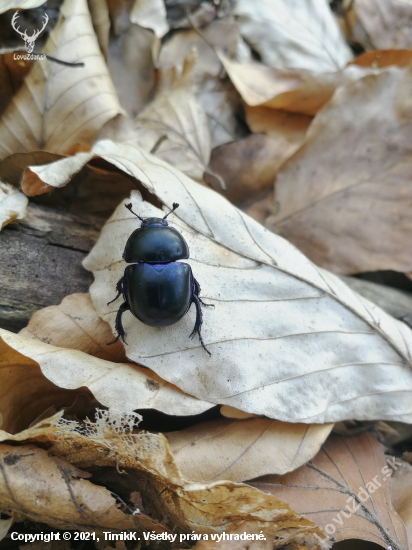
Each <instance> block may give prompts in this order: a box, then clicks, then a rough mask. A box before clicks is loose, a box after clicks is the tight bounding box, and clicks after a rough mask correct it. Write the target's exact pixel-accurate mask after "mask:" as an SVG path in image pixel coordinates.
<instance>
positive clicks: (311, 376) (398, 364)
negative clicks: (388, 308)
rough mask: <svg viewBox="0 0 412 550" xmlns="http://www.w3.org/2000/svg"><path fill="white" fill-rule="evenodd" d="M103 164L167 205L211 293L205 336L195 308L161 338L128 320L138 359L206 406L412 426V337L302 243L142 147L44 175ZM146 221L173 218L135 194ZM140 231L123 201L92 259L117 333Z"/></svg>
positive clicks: (105, 146)
mask: <svg viewBox="0 0 412 550" xmlns="http://www.w3.org/2000/svg"><path fill="white" fill-rule="evenodd" d="M93 155H98V156H100V157H102V158H104V159H105V160H107V161H108V162H111V163H113V164H114V165H115V166H117V167H118V168H121V169H123V170H125V171H126V172H127V173H129V174H130V175H132V176H134V177H135V178H136V179H138V180H139V181H140V182H141V183H142V184H143V185H144V186H145V187H146V188H147V189H148V190H149V191H150V192H151V193H152V194H154V195H156V197H157V199H158V200H160V201H161V202H162V203H163V204H165V205H166V206H167V208H170V207H171V204H172V202H176V201H178V202H179V204H180V207H179V209H178V210H177V211H176V215H174V216H173V217H172V218H171V219H170V223H173V224H174V225H175V226H176V227H177V228H178V229H179V231H181V232H182V234H183V236H184V237H185V239H186V241H187V242H188V245H189V248H190V254H191V255H190V259H189V260H188V263H189V264H190V265H191V267H192V268H193V272H194V274H195V276H196V278H197V279H198V280H199V282H200V284H201V286H202V288H203V292H202V296H203V297H204V298H205V300H207V301H208V302H210V303H212V304H214V305H215V306H216V307H215V309H209V308H208V309H206V308H205V310H204V312H203V320H204V323H203V328H202V334H203V339H204V341H205V342H206V344H207V346H208V347H209V349H210V351H211V353H212V356H211V357H209V356H208V355H207V354H206V353H205V351H204V350H203V348H202V347H201V345H200V342H199V341H196V340H189V339H188V337H187V336H188V335H189V334H190V332H191V330H192V329H193V326H194V322H195V312H194V311H193V309H192V310H191V311H189V312H188V314H187V315H186V316H185V317H183V319H182V320H181V321H180V322H179V323H177V324H175V325H173V326H171V327H167V328H163V329H161V330H159V329H155V328H153V327H149V326H146V325H143V324H142V323H141V322H140V321H138V320H137V319H136V318H134V317H133V316H132V315H131V314H130V313H129V312H127V313H126V314H125V315H124V317H123V324H124V327H125V331H126V334H127V341H128V343H129V345H128V347H127V356H128V357H129V359H131V360H133V361H135V362H137V363H138V364H140V365H144V366H146V367H149V368H150V369H152V370H154V371H155V372H156V373H157V374H158V375H159V376H160V377H162V378H163V379H165V380H168V381H169V382H170V383H172V384H174V385H176V386H178V387H179V388H181V389H182V390H183V391H185V392H187V393H189V394H190V395H194V396H196V397H198V398H199V399H204V400H205V401H207V402H209V403H210V402H212V403H217V404H226V405H231V406H233V407H235V408H238V409H241V410H244V411H247V412H251V413H254V414H264V415H266V416H268V417H271V418H276V419H279V420H284V421H288V422H305V423H312V422H333V421H338V420H343V419H348V418H356V419H377V418H378V419H391V420H401V421H403V422H412V414H411V405H410V401H411V400H410V395H411V391H412V371H411V368H410V364H411V358H410V357H411V355H410V354H411V349H412V332H411V330H410V329H409V328H408V327H407V326H406V325H405V324H404V323H402V322H399V321H396V320H395V319H393V318H391V317H390V316H389V315H387V314H386V313H384V312H383V311H382V310H380V309H379V308H378V307H376V306H375V305H373V304H372V303H370V302H368V301H367V300H365V299H364V298H362V297H361V296H359V295H357V294H356V293H354V292H352V291H351V290H350V289H349V288H348V287H347V286H346V285H345V284H344V283H343V282H342V281H341V280H339V278H338V277H336V276H334V275H333V274H331V273H329V272H327V271H325V270H322V269H320V268H317V267H316V266H315V265H314V264H312V263H311V262H310V261H309V260H308V259H307V258H306V257H305V256H304V255H303V254H301V253H300V252H299V251H298V250H297V249H296V248H295V247H294V246H293V245H291V244H290V243H288V242H287V241H285V240H284V239H282V238H281V237H279V236H277V235H274V234H272V233H270V232H269V231H267V230H266V229H264V228H263V227H262V226H261V225H259V224H258V223H256V222H255V221H253V220H251V219H250V218H249V217H248V216H246V215H245V214H243V213H242V212H240V211H239V210H237V209H236V208H235V207H234V206H233V205H232V204H230V203H229V202H228V201H227V200H225V199H224V198H223V197H221V196H220V195H219V194H217V193H215V192H213V191H212V190H210V189H208V188H206V187H204V186H202V185H199V184H197V183H196V182H193V181H192V180H190V179H189V178H188V177H186V176H185V175H184V174H182V173H180V172H179V171H178V170H176V169H175V168H174V167H172V166H169V165H167V164H166V163H163V162H162V161H161V160H160V159H158V158H156V157H154V156H151V155H149V154H147V153H146V152H145V151H142V150H139V149H138V148H137V147H132V146H127V145H121V144H115V143H113V142H110V141H101V142H99V143H97V144H96V145H95V146H94V148H93V149H92V151H91V152H90V153H79V154H78V155H76V156H74V157H70V158H66V159H62V160H60V161H57V162H55V163H52V164H49V165H45V166H37V167H33V170H35V172H36V173H37V175H38V176H39V177H40V178H41V179H42V180H43V181H44V182H45V183H48V184H49V185H53V186H56V187H59V186H63V185H65V183H66V182H67V181H68V180H69V179H70V177H71V176H72V175H73V174H74V173H77V172H78V171H80V170H81V169H82V167H83V166H84V164H85V163H86V162H87V161H88V159H89V158H90V157H91V156H93ZM131 202H132V205H133V209H134V210H135V211H136V212H138V213H139V214H140V215H141V216H143V217H147V216H149V217H150V216H155V217H159V216H161V215H162V211H160V210H159V209H158V208H155V207H154V206H152V205H151V204H149V203H147V202H143V201H142V200H141V198H140V197H139V196H138V194H137V193H132V196H131ZM136 227H138V224H137V223H136V218H135V217H134V216H132V214H130V213H129V212H128V211H127V210H126V209H125V207H124V203H121V204H120V205H119V207H118V208H117V210H116V211H115V213H114V214H113V216H112V217H111V219H110V220H109V221H108V223H107V224H106V226H105V227H104V228H103V230H102V233H101V236H100V239H99V241H98V242H97V244H96V246H95V247H94V249H93V250H92V252H91V253H90V254H89V256H88V257H87V258H86V260H85V266H86V268H87V269H89V270H92V271H93V272H94V275H95V282H94V284H93V285H92V287H91V295H92V300H93V303H94V305H95V307H96V310H97V312H98V313H99V315H100V316H101V317H102V318H103V319H105V320H107V321H108V322H109V323H110V325H111V326H112V327H113V326H114V322H115V317H116V313H117V309H118V306H119V305H120V301H118V302H116V303H114V304H110V306H108V305H107V301H108V300H109V299H110V297H112V296H114V292H115V286H116V283H117V281H118V280H119V279H120V278H121V277H122V275H123V272H124V269H125V263H124V262H122V261H121V260H120V259H121V257H122V252H123V249H124V245H125V242H126V240H127V238H128V237H129V235H130V234H131V233H132V231H134V230H135V229H136Z"/></svg>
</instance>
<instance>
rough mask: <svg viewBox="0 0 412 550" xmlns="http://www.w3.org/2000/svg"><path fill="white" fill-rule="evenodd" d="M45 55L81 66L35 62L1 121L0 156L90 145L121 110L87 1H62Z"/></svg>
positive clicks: (58, 151) (62, 149) (58, 150)
mask: <svg viewBox="0 0 412 550" xmlns="http://www.w3.org/2000/svg"><path fill="white" fill-rule="evenodd" d="M44 53H47V54H49V55H52V56H54V57H57V58H59V59H63V60H65V61H70V62H84V64H85V67H77V68H73V67H63V66H61V65H56V64H55V63H51V62H50V61H47V60H43V61H40V62H38V63H36V64H35V65H34V67H33V70H32V71H31V72H30V73H29V75H28V76H27V77H26V78H25V81H24V84H23V86H22V87H21V89H20V90H19V91H18V92H17V94H16V95H15V96H14V99H13V102H12V103H11V104H10V105H9V107H8V108H7V109H6V111H5V112H4V114H3V116H2V118H1V120H0V158H4V157H6V156H8V155H10V154H12V153H18V152H29V151H35V150H39V149H46V150H47V151H49V152H54V153H64V151H66V150H67V149H68V148H69V146H70V145H73V144H74V143H81V144H86V145H87V144H90V142H91V141H92V139H93V138H94V136H95V135H96V133H97V132H98V130H99V129H100V128H101V127H102V126H103V124H104V123H105V122H107V121H108V120H109V119H111V118H112V117H114V116H115V115H117V114H118V113H120V112H122V110H121V108H120V105H119V102H118V99H117V95H116V91H115V89H114V87H113V84H112V82H111V79H110V76H109V74H108V71H107V67H106V64H105V62H104V59H103V56H102V53H101V51H100V48H99V44H98V42H97V39H96V37H95V34H94V31H93V27H92V23H91V18H90V13H89V10H88V8H87V3H86V0H65V2H64V4H63V5H62V7H61V13H60V18H59V21H58V23H57V25H56V27H55V28H54V30H53V31H52V33H51V35H50V38H49V39H48V41H47V43H46V46H45V48H44Z"/></svg>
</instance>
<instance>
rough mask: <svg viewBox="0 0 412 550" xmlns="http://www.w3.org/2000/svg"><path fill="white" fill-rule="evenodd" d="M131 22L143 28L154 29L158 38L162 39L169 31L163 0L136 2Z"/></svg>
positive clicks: (138, 0)
mask: <svg viewBox="0 0 412 550" xmlns="http://www.w3.org/2000/svg"><path fill="white" fill-rule="evenodd" d="M130 20H131V22H132V23H137V24H138V25H140V26H141V27H144V28H147V29H152V31H153V32H154V33H155V35H156V36H157V37H158V38H162V36H164V35H165V34H166V33H167V31H168V30H169V25H168V22H167V19H166V6H165V3H164V1H163V0H135V1H134V4H133V7H132V11H131V12H130Z"/></svg>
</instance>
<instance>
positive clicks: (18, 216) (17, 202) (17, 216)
mask: <svg viewBox="0 0 412 550" xmlns="http://www.w3.org/2000/svg"><path fill="white" fill-rule="evenodd" d="M28 202H29V199H28V198H27V197H26V196H25V195H23V193H21V192H20V191H18V190H17V189H15V188H14V187H13V186H11V185H9V184H8V183H3V182H2V181H0V230H1V229H3V227H4V226H5V225H7V224H8V223H10V222H12V221H14V220H22V219H23V218H24V217H25V215H26V213H27V204H28Z"/></svg>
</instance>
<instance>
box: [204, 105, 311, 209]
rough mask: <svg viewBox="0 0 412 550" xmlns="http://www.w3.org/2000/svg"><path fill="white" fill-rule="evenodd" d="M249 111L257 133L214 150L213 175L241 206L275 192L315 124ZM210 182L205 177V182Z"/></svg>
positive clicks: (297, 117) (301, 117)
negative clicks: (282, 169)
mask: <svg viewBox="0 0 412 550" xmlns="http://www.w3.org/2000/svg"><path fill="white" fill-rule="evenodd" d="M245 111H246V121H247V123H248V125H249V127H250V129H251V130H252V131H253V132H256V133H255V134H252V135H249V136H248V137H246V138H244V139H241V140H239V141H234V142H232V143H228V144H225V145H221V146H220V147H217V148H216V149H213V151H212V156H211V159H210V168H211V171H212V173H213V174H218V175H219V176H221V178H222V179H223V181H224V182H225V185H226V189H225V191H224V193H223V194H224V195H225V197H226V198H227V199H229V200H230V201H231V202H233V203H234V204H237V205H242V204H250V202H251V201H253V202H256V200H259V199H260V198H261V197H262V196H263V195H266V194H267V193H268V192H269V191H270V190H271V189H272V188H273V183H274V181H275V177H276V174H277V172H278V170H279V168H280V167H281V166H282V164H283V163H284V162H285V160H287V159H288V158H289V157H290V156H291V155H292V154H293V153H294V152H295V151H296V150H297V149H298V148H299V147H300V145H301V143H302V141H303V139H304V137H305V134H306V130H307V128H308V126H309V124H310V122H311V120H312V118H311V117H308V116H306V115H299V114H295V113H288V112H287V111H281V110H277V109H270V108H268V107H249V106H247V105H246V106H245ZM260 132H264V134H263V133H260ZM209 179H210V178H209V177H208V175H207V174H205V180H206V181H207V182H209ZM212 186H213V185H212ZM213 187H215V189H216V190H217V191H219V187H218V186H216V185H214V186H213Z"/></svg>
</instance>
